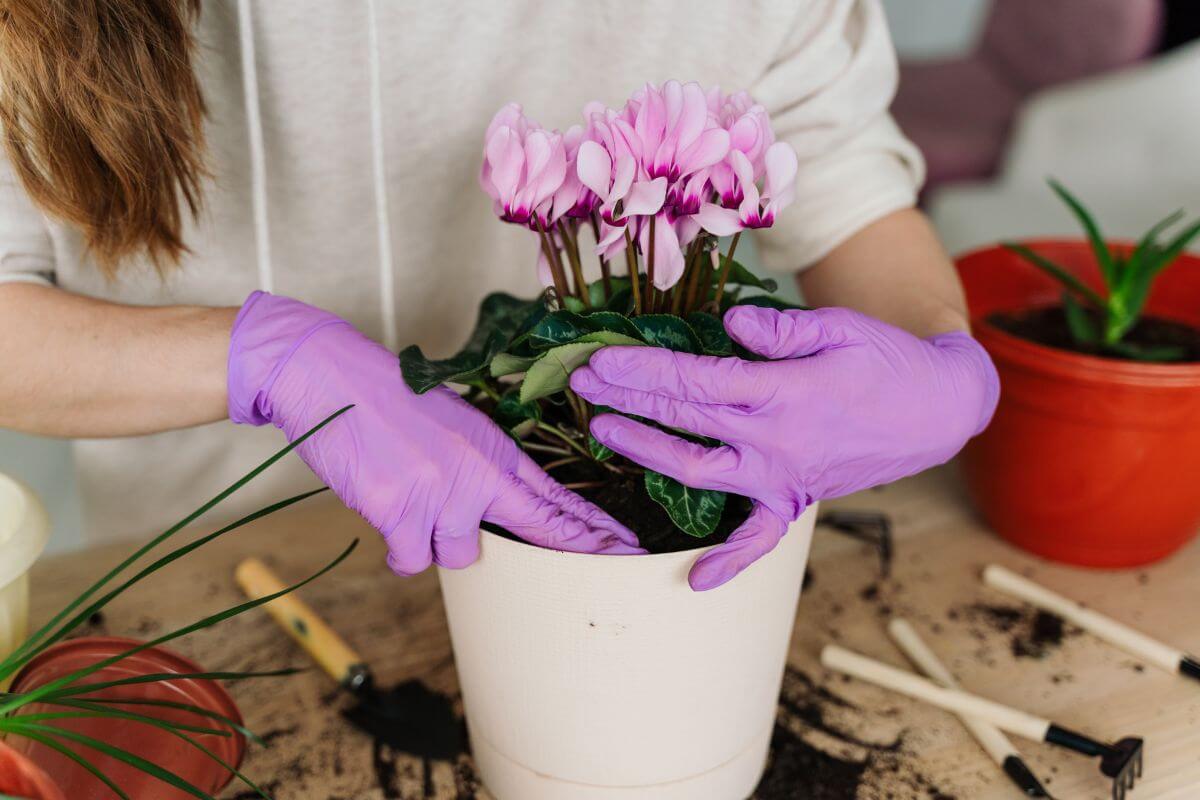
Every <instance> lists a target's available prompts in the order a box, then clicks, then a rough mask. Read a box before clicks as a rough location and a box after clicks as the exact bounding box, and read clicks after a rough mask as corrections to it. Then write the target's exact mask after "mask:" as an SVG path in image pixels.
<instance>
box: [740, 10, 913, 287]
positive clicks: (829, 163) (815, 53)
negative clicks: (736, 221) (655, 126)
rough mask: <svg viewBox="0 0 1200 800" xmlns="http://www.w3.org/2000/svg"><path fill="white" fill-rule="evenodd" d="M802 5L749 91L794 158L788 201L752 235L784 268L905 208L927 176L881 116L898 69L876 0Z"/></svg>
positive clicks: (768, 259) (806, 261)
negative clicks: (793, 192)
mask: <svg viewBox="0 0 1200 800" xmlns="http://www.w3.org/2000/svg"><path fill="white" fill-rule="evenodd" d="M814 5H819V6H820V8H819V9H818V10H816V11H814V10H813V6H814ZM803 8H804V9H805V10H804V11H803V12H802V13H801V15H800V16H799V18H798V19H797V20H796V23H795V25H794V27H793V29H792V31H791V33H790V34H789V36H788V37H787V39H786V41H785V43H784V46H783V48H782V50H781V52H780V53H779V55H778V56H777V58H776V59H775V61H774V62H773V64H772V66H771V67H770V69H768V70H767V72H766V73H765V74H764V75H763V76H762V78H760V79H759V80H758V81H757V82H756V84H755V88H754V89H753V91H752V94H753V95H754V97H755V99H756V100H757V101H758V102H760V103H762V104H763V105H764V106H765V107H766V109H767V111H768V112H769V113H770V114H771V119H772V123H773V126H774V129H775V133H776V136H777V138H778V139H779V140H781V141H786V142H788V143H789V144H791V145H792V146H793V147H794V148H795V150H796V153H797V155H798V156H799V161H800V165H799V171H798V173H797V176H796V200H795V203H793V205H791V206H790V207H788V208H787V209H785V210H784V211H783V212H782V213H781V214H780V215H779V217H778V218H777V219H776V221H775V225H774V227H772V228H770V229H768V230H765V231H763V232H762V235H761V236H760V237H759V239H758V244H759V247H760V250H761V254H762V259H763V262H764V263H765V264H766V265H767V266H768V267H769V268H771V269H775V270H780V271H787V272H794V271H796V270H798V269H803V268H806V267H808V266H810V265H812V264H813V263H814V262H816V261H818V260H820V259H821V258H823V257H824V256H825V255H827V254H828V253H829V251H830V250H832V249H833V248H835V247H837V246H838V245H839V244H841V243H842V242H844V241H845V240H846V239H848V238H850V237H851V236H852V235H853V234H855V233H857V232H858V231H859V230H861V229H862V228H864V227H866V226H867V225H869V224H870V223H872V222H874V221H875V220H877V219H879V218H881V217H883V216H885V215H887V214H889V213H891V212H893V211H896V210H899V209H902V208H907V207H910V206H912V205H913V204H914V203H915V202H916V195H917V190H918V189H919V188H920V185H921V183H922V181H923V180H924V177H925V163H924V160H923V159H922V157H921V154H920V151H918V150H917V148H916V147H915V146H914V145H913V144H912V142H910V141H909V140H908V139H906V138H905V137H904V135H903V134H902V133H901V132H900V129H899V128H898V127H897V126H896V123H895V122H894V121H893V120H892V118H891V115H890V114H889V113H888V106H889V105H890V104H891V101H892V97H893V96H894V95H895V91H896V83H897V73H898V69H897V64H896V55H895V51H894V50H893V48H892V43H891V38H890V37H889V34H888V29H887V20H886V19H885V18H884V13H883V8H882V7H881V6H880V4H879V0H826V2H824V3H821V4H804V6H803Z"/></svg>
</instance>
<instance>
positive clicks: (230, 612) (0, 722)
mask: <svg viewBox="0 0 1200 800" xmlns="http://www.w3.org/2000/svg"><path fill="white" fill-rule="evenodd" d="M347 410H349V407H347V408H343V409H341V410H339V411H337V412H335V413H334V414H332V415H330V416H329V417H328V418H326V419H325V420H323V421H322V422H321V423H320V424H318V425H317V426H315V427H314V428H313V429H312V430H310V431H308V432H307V433H305V434H304V435H303V436H301V437H300V438H298V439H297V440H296V441H295V442H292V443H291V444H289V445H288V446H287V447H284V448H283V449H281V450H280V451H279V452H277V453H275V454H274V455H273V456H271V457H270V458H268V459H267V460H266V461H264V462H263V463H262V464H259V465H258V466H257V467H255V468H254V469H253V470H251V471H250V472H248V473H247V474H246V475H244V476H242V477H241V478H239V479H238V480H237V481H235V482H234V483H233V484H232V485H231V486H229V488H227V489H225V490H224V491H222V492H220V493H219V494H217V495H216V496H215V497H213V498H212V499H211V500H209V501H208V502H207V503H205V504H204V505H202V506H200V508H198V509H196V510H195V511H193V512H192V513H190V514H188V515H187V516H186V517H185V518H184V519H182V520H180V521H179V522H178V523H176V524H175V525H173V526H171V527H170V528H168V529H167V530H166V531H164V532H162V533H161V534H159V535H158V536H156V537H154V538H153V539H151V540H150V541H149V542H147V543H146V544H145V545H143V546H141V547H139V548H138V549H137V550H136V551H134V552H133V553H132V554H131V555H130V556H129V557H128V558H126V559H125V560H124V561H122V562H121V563H120V564H118V565H117V566H116V567H114V568H113V569H112V570H110V571H109V572H108V573H107V574H106V575H104V577H102V578H100V579H99V580H98V581H96V582H95V583H94V584H92V585H91V586H90V587H88V588H87V589H86V590H85V591H84V592H83V593H82V594H80V595H79V596H78V597H76V598H75V599H74V600H72V601H71V602H70V603H68V604H67V606H66V607H65V608H63V609H62V610H61V611H59V612H58V613H57V614H55V615H54V617H53V618H51V619H50V621H49V622H47V623H46V624H45V625H43V626H42V627H41V628H39V629H38V630H36V631H35V632H34V633H33V634H32V635H31V636H30V637H29V638H28V639H26V640H25V642H24V643H22V644H21V645H20V646H19V647H17V649H16V650H14V651H13V652H12V653H11V654H10V655H9V656H8V657H7V658H5V659H4V660H3V661H0V685H3V684H4V683H6V682H7V681H8V680H9V679H10V678H11V677H12V676H13V675H15V674H16V673H17V672H19V671H20V670H21V669H22V668H23V667H24V666H25V665H26V664H28V663H29V662H30V661H31V660H32V659H34V658H36V657H37V656H38V654H40V653H41V652H43V651H44V650H45V649H46V648H48V647H50V646H51V645H53V644H54V643H55V642H58V641H61V640H62V639H63V638H65V637H66V636H67V635H69V634H70V633H71V631H73V630H75V629H76V628H78V627H79V625H80V624H82V623H83V622H85V621H86V620H87V619H89V618H90V617H91V616H92V615H93V614H95V613H96V612H98V611H100V610H101V609H102V608H104V607H105V606H106V605H107V604H108V603H110V602H111V601H112V600H113V599H114V598H116V597H117V596H118V595H120V594H122V593H124V592H125V591H127V590H129V589H130V588H132V587H133V586H135V585H136V584H137V583H139V582H140V581H142V580H143V579H145V578H147V577H149V576H150V575H153V574H154V573H155V572H157V571H158V570H160V569H162V568H163V567H166V566H167V565H169V564H171V563H172V562H174V561H177V560H178V559H180V558H183V557H185V556H186V555H187V554H189V553H191V552H193V551H195V550H197V549H199V548H200V547H203V546H204V545H206V544H209V543H210V542H213V541H215V540H217V539H219V538H221V537H222V536H225V535H227V534H229V533H231V532H233V531H235V530H237V529H239V528H241V527H243V526H245V525H247V524H249V523H251V522H254V521H255V520H257V519H261V518H262V517H265V516H267V515H268V514H273V513H275V512H276V511H279V510H281V509H284V508H287V507H288V506H290V505H293V504H295V503H298V502H300V501H301V500H304V499H306V498H308V497H311V496H313V495H314V494H318V493H320V492H323V491H325V490H324V489H317V490H314V491H310V492H305V493H303V494H298V495H296V496H294V497H290V498H288V499H286V500H281V501H280V502H277V503H274V504H272V505H269V506H267V507H265V508H262V509H259V510H258V511H255V512H253V513H252V514H248V515H246V516H244V517H242V518H241V519H239V520H237V521H236V522H233V523H230V524H229V525H226V526H224V527H222V528H220V529H219V530H217V531H214V532H213V533H210V534H207V535H205V536H201V537H199V538H197V539H195V540H194V541H191V542H188V543H187V544H184V545H181V546H179V547H176V548H175V549H173V550H170V551H169V552H167V553H165V554H163V555H161V556H160V557H158V558H156V559H155V560H153V561H151V562H150V563H149V564H147V565H146V566H144V567H143V568H141V569H139V570H137V571H136V572H133V573H132V574H131V575H129V576H128V577H126V578H124V579H123V580H120V581H119V582H118V579H119V578H120V577H121V576H122V575H123V574H126V573H127V572H128V571H130V570H131V568H132V567H133V566H134V564H136V563H137V562H138V561H139V560H141V559H142V558H143V557H144V556H146V555H147V554H149V553H150V552H151V551H152V550H154V549H156V548H158V547H159V545H162V544H163V543H165V542H167V541H168V540H169V539H171V538H173V537H174V536H176V535H177V534H179V533H180V532H181V531H182V530H183V529H184V528H185V527H186V526H188V525H189V524H191V523H192V522H194V521H196V520H197V519H198V518H199V517H200V516H201V515H203V514H204V513H206V512H208V511H209V510H211V509H212V508H214V507H215V506H217V505H218V504H219V503H221V502H222V501H224V500H225V499H226V498H228V497H229V496H230V495H232V494H233V493H234V492H236V491H237V490H238V489H240V488H242V487H243V486H245V485H246V484H247V483H249V482H250V481H251V480H253V479H254V478H255V477H257V476H258V475H259V474H260V473H262V472H263V471H264V470H266V469H267V468H268V467H270V466H271V465H272V464H274V463H275V462H276V461H278V460H279V459H281V458H283V457H284V456H285V455H287V454H288V453H289V452H291V451H292V450H294V449H295V448H296V447H297V446H298V445H300V443H301V442H303V441H304V440H305V439H307V438H308V437H310V436H312V435H313V434H315V433H316V432H317V431H319V430H320V429H321V428H323V427H325V426H326V425H327V424H329V423H330V422H332V421H333V420H334V419H335V418H336V417H337V416H339V415H340V414H342V413H344V412H346V411H347ZM357 544H358V540H357V539H356V540H354V541H352V542H351V543H350V544H349V545H348V546H347V547H346V548H345V549H344V550H342V552H341V553H340V554H339V555H338V556H337V557H336V558H334V559H333V560H332V561H330V562H329V563H328V564H326V565H325V566H324V567H322V568H321V569H320V570H318V571H317V572H315V573H313V574H312V575H310V576H309V577H307V578H305V579H304V580H302V581H300V582H298V583H295V584H293V585H291V586H289V587H287V588H285V589H283V590H282V591H279V592H277V593H275V594H272V595H268V596H266V597H262V598H259V599H257V600H250V601H248V602H245V603H240V604H238V605H235V606H232V607H230V608H226V609H224V610H223V611H220V612H218V613H216V614H211V615H209V616H207V617H204V618H203V619H200V620H197V621H196V622H193V623H191V624H190V625H185V626H184V627H182V628H179V629H177V630H174V631H171V632H170V633H166V634H164V635H162V636H159V637H157V638H155V639H153V640H151V641H147V642H144V643H142V644H140V645H137V646H136V647H131V648H130V649H128V650H126V651H125V652H123V653H120V654H118V655H115V656H112V657H110V658H106V659H103V660H101V661H97V662H96V663H94V664H91V665H89V666H87V667H84V668H82V669H79V670H76V671H75V672H72V673H71V674H69V675H65V676H63V677H61V678H58V679H56V680H53V681H51V682H49V683H46V684H44V685H42V686H39V687H37V688H35V689H31V690H29V691H25V692H0V736H17V737H23V738H26V739H30V740H32V741H36V742H38V743H40V744H42V745H45V746H46V747H49V748H51V749H53V750H56V751H58V752H59V753H61V754H62V755H63V756H64V757H66V758H68V759H70V760H71V761H73V762H75V763H76V764H78V765H79V766H80V767H82V768H83V769H85V770H87V771H88V772H90V773H91V774H92V775H94V776H95V777H96V778H97V779H98V780H99V781H101V782H102V783H104V784H105V785H106V786H108V788H109V789H111V790H112V791H113V793H114V794H116V795H117V796H118V797H120V798H122V800H129V795H128V794H127V793H126V792H124V791H123V790H122V789H121V787H120V786H117V785H116V784H115V783H114V782H113V781H112V780H111V779H110V778H109V777H108V776H107V775H105V774H104V773H103V772H102V771H101V770H100V769H99V768H98V767H97V766H96V765H95V764H94V763H93V762H92V760H91V759H90V758H89V756H88V754H89V752H90V751H95V752H99V753H103V754H105V755H107V756H110V757H111V758H114V759H116V760H118V761H121V762H123V763H125V764H128V765H130V766H132V767H134V768H135V769H138V770H140V771H142V772H145V773H147V774H149V775H152V776H154V777H155V778H157V779H159V780H160V781H162V782H163V783H166V784H168V785H170V786H173V787H175V788H176V789H180V790H182V791H183V792H186V793H187V794H189V795H191V796H193V797H197V798H202V800H216V799H215V798H214V797H213V796H212V795H210V794H208V793H207V792H205V791H203V790H201V789H200V788H198V787H196V786H194V785H192V784H191V783H189V782H187V781H186V780H184V779H182V778H180V777H179V776H177V775H174V774H173V773H171V772H170V771H169V770H168V769H166V768H165V767H163V766H162V765H160V764H154V763H152V762H149V761H147V760H145V759H143V758H141V757H139V756H137V755H136V754H134V753H131V752H129V751H128V750H123V749H121V748H119V747H115V746H113V745H111V744H108V743H106V742H102V741H99V740H97V739H94V738H92V737H89V736H85V735H83V734H80V733H77V732H75V731H71V730H66V729H63V728H59V727H56V726H55V725H53V722H54V721H55V720H65V719H78V718H100V719H111V720H120V721H124V722H131V723H135V724H141V725H146V726H150V727H153V728H157V729H159V730H162V731H166V732H167V733H169V734H171V735H172V736H175V737H176V738H178V739H180V740H182V741H184V742H186V743H187V744H188V745H189V746H191V747H193V748H195V749H197V750H199V751H200V752H202V753H204V754H205V755H206V756H207V757H208V758H211V759H212V760H214V761H215V762H217V763H219V764H220V765H221V766H222V767H224V768H225V769H227V770H228V771H229V772H230V773H231V774H232V775H233V776H234V777H236V778H237V779H238V780H240V781H241V782H242V783H244V784H245V785H246V786H247V787H249V788H250V789H251V790H252V791H254V792H256V793H257V794H258V795H260V796H261V797H263V798H266V800H270V798H269V796H268V795H267V794H266V793H265V792H264V791H263V790H262V788H260V787H259V786H258V785H256V784H255V783H254V782H253V781H251V780H250V779H249V778H247V777H246V776H245V775H243V774H242V773H241V772H240V771H238V770H237V769H236V768H235V767H234V766H233V765H232V764H228V763H226V762H225V761H223V760H222V759H221V758H220V757H219V756H218V755H217V754H216V753H214V752H212V751H211V750H210V749H209V748H207V747H205V746H204V745H203V744H202V743H201V742H200V741H198V740H197V739H196V738H195V736H194V735H193V734H205V735H210V736H220V737H228V736H233V735H235V733H240V734H242V735H244V736H245V737H246V738H248V739H249V740H251V741H254V742H257V743H261V741H262V740H261V739H259V738H258V737H257V736H255V735H254V733H253V732H251V731H249V730H247V729H246V728H244V727H242V726H241V725H239V724H238V723H237V722H235V721H234V720H232V719H229V718H227V717H224V716H222V715H220V714H217V713H214V712H212V711H209V710H207V709H204V708H200V707H198V706H193V705H189V704H186V703H175V702H169V701H159V700H119V701H115V702H118V703H119V704H120V705H121V706H122V708H119V709H118V708H114V707H110V706H112V705H113V703H114V701H111V700H107V699H103V698H93V697H90V696H89V695H91V694H92V693H94V692H97V691H100V690H102V689H108V688H112V687H116V686H125V685H131V684H140V683H157V682H167V681H173V680H182V679H198V680H214V681H233V680H247V679H255V678H268V677H280V676H285V675H291V674H294V673H296V672H298V671H299V670H296V669H290V668H289V669H279V670H273V671H269V672H200V673H193V674H186V675H180V674H174V673H162V674H150V675H140V676H135V677H131V678H125V679H121V680H114V681H95V682H90V683H88V682H82V681H86V679H87V678H88V677H89V676H91V675H93V674H95V673H96V672H98V671H100V670H102V669H105V668H106V667H108V666H111V665H113V664H115V663H117V662H119V661H121V660H122V659H124V658H127V657H129V656H131V655H134V654H135V653H139V652H141V651H143V650H147V649H149V648H152V647H157V646H158V645H162V644H166V643H167V642H170V641H173V640H175V639H178V638H180V637H181V636H186V635H187V634H189V633H194V632H195V631H199V630H203V629H205V628H209V627H212V626H213V625H217V624H219V623H220V622H222V621H224V620H227V619H229V618H231V617H235V616H237V615H239V614H242V613H245V612H246V611H249V610H251V609H253V608H257V607H258V606H261V605H264V604H265V603H269V602H270V601H272V600H274V599H275V598H277V597H281V596H283V595H285V594H289V593H290V592H293V591H295V590H297V589H299V588H300V587H302V586H305V585H306V584H308V583H311V582H312V581H314V580H316V579H317V578H319V577H321V576H322V575H324V574H325V573H327V572H329V571H330V570H331V569H333V568H334V567H336V566H337V565H338V564H340V563H341V562H342V561H343V560H344V559H345V558H346V557H347V556H349V555H350V553H351V552H353V550H354V548H355V547H356V546H357ZM32 704H38V705H39V706H47V707H51V708H54V709H61V710H52V711H38V712H36V713H34V712H30V711H29V710H28V707H29V706H31V705H32ZM137 705H144V706H147V707H152V708H167V709H173V710H176V711H187V712H189V713H190V714H193V715H196V716H198V717H201V718H205V719H209V720H212V723H213V724H212V725H211V726H207V725H189V724H182V723H178V722H171V721H167V720H163V719H159V718H157V717H154V716H150V715H149V714H140V713H137V712H133V711H129V710H127V708H126V707H128V706H137Z"/></svg>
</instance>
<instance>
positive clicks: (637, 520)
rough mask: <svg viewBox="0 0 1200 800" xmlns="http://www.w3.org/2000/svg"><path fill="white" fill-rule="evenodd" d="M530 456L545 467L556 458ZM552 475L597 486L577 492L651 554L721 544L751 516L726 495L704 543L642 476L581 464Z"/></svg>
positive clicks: (746, 504) (745, 504)
mask: <svg viewBox="0 0 1200 800" xmlns="http://www.w3.org/2000/svg"><path fill="white" fill-rule="evenodd" d="M531 455H532V456H533V458H534V460H535V461H539V462H540V463H542V464H543V465H545V464H546V463H549V462H550V461H551V460H553V458H554V456H553V455H550V456H546V455H544V454H542V453H531ZM553 475H554V477H555V478H556V479H557V480H558V481H559V482H560V483H565V484H575V483H581V484H598V485H585V486H581V487H580V488H577V489H575V491H576V492H577V493H578V494H579V495H581V496H582V497H584V498H585V499H587V500H590V501H591V502H592V503H594V504H596V505H597V506H599V507H600V508H602V509H604V510H605V511H607V512H608V513H609V514H612V516H613V517H614V518H616V520H617V522H620V523H621V524H622V525H624V526H625V527H627V528H629V529H630V530H631V531H633V532H634V533H636V534H637V536H638V541H639V542H640V543H641V545H642V547H644V548H646V549H647V550H649V551H650V552H651V553H676V552H679V551H680V550H695V549H697V548H701V547H710V546H712V545H714V544H720V543H721V542H724V541H725V540H726V539H728V538H729V535H730V534H731V533H733V532H734V531H735V530H737V528H738V526H739V525H741V524H742V523H743V522H745V520H746V517H747V516H749V515H750V500H748V499H747V498H745V497H740V496H738V495H734V494H730V495H727V496H726V498H725V510H724V512H723V513H722V514H721V521H720V522H719V523H717V529H716V530H715V531H713V532H712V533H711V534H709V535H708V536H705V537H704V538H702V539H701V538H697V537H695V536H689V535H688V534H686V533H684V532H683V531H681V530H679V528H677V527H675V523H674V522H672V521H671V517H670V515H669V514H667V510H666V509H665V508H663V507H662V506H661V505H659V504H658V502H657V501H655V500H654V499H653V498H651V497H650V495H648V494H646V489H645V485H644V484H643V480H644V479H643V477H642V475H641V473H636V474H630V475H622V476H614V475H613V474H612V473H611V472H609V471H607V470H605V469H604V468H603V467H601V466H599V465H597V464H595V463H593V462H583V461H580V462H577V463H575V464H567V465H565V466H562V467H559V468H556V469H554V470H553ZM614 478H615V479H614Z"/></svg>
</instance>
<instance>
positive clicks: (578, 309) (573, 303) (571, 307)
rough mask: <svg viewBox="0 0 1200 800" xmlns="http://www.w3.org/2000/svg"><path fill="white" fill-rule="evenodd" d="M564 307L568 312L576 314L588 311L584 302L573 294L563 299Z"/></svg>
mask: <svg viewBox="0 0 1200 800" xmlns="http://www.w3.org/2000/svg"><path fill="white" fill-rule="evenodd" d="M563 306H564V307H565V308H566V309H567V311H572V312H574V313H576V314H582V313H583V312H584V311H586V310H587V306H586V305H584V303H583V301H582V300H580V299H579V298H578V297H576V296H575V295H573V294H569V295H567V296H566V297H564V298H563Z"/></svg>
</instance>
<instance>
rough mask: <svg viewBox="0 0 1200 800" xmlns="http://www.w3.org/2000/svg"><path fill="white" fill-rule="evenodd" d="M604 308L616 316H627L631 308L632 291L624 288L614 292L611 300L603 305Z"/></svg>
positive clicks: (626, 287)
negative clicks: (616, 314) (615, 313)
mask: <svg viewBox="0 0 1200 800" xmlns="http://www.w3.org/2000/svg"><path fill="white" fill-rule="evenodd" d="M604 307H605V308H606V309H607V310H609V311H615V312H617V313H618V314H628V313H629V311H630V310H631V309H632V308H633V289H631V288H630V287H628V286H625V287H623V288H621V289H617V290H615V291H614V292H613V296H612V298H611V299H610V300H609V301H608V302H607V303H605V304H604Z"/></svg>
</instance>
